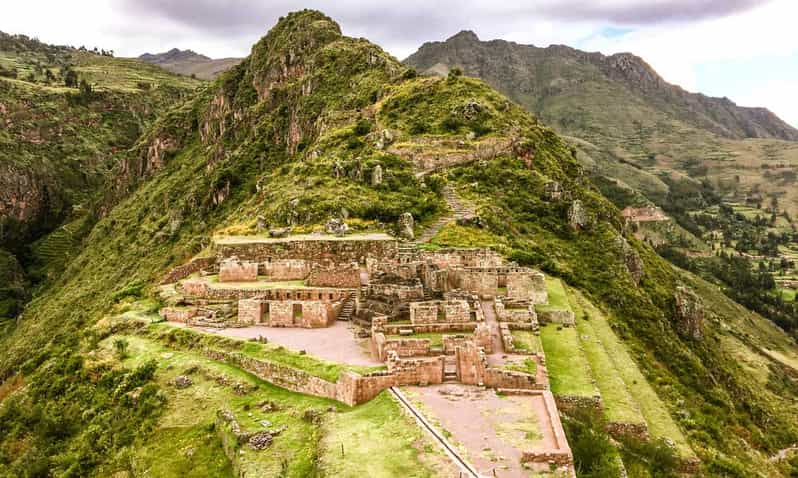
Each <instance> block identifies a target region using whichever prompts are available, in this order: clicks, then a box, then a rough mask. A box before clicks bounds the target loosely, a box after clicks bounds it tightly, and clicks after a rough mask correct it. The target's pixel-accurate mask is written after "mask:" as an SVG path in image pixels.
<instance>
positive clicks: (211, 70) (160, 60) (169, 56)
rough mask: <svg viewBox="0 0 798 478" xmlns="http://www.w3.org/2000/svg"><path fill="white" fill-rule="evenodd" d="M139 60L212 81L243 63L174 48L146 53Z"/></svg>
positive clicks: (239, 59)
mask: <svg viewBox="0 0 798 478" xmlns="http://www.w3.org/2000/svg"><path fill="white" fill-rule="evenodd" d="M138 59H139V60H141V61H143V62H145V63H150V64H152V65H158V66H160V67H161V68H164V69H166V70H168V71H171V72H172V73H177V74H180V75H186V76H191V75H193V76H195V77H197V78H199V79H201V80H211V79H213V78H216V77H217V76H218V75H219V74H220V73H222V72H224V71H227V70H229V69H230V68H232V67H233V66H235V65H236V64H238V63H239V62H240V61H241V58H219V59H213V58H210V57H208V56H205V55H202V54H199V53H196V52H195V51H193V50H180V49H178V48H172V49H171V50H169V51H166V52H163V53H144V54H143V55H140V56H139V57H138Z"/></svg>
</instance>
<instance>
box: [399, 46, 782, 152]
mask: <svg viewBox="0 0 798 478" xmlns="http://www.w3.org/2000/svg"><path fill="white" fill-rule="evenodd" d="M405 63H406V64H408V65H411V66H413V67H415V68H417V69H418V70H420V71H423V72H428V73H445V72H447V71H448V69H449V68H451V67H460V68H462V69H463V71H464V73H465V74H466V75H469V76H476V77H479V78H482V79H484V80H485V81H487V82H489V83H491V84H492V85H493V86H495V87H497V88H498V89H500V90H502V91H503V92H504V93H505V94H507V95H508V96H510V97H511V98H513V99H515V100H516V101H518V102H519V103H521V104H522V105H524V106H526V107H527V108H528V109H529V110H531V111H532V112H534V113H536V114H538V115H539V116H541V117H542V119H543V120H544V121H547V122H549V123H551V124H553V125H555V124H562V123H563V122H565V123H568V122H569V121H571V120H566V119H565V118H564V117H562V116H561V115H558V114H557V113H556V112H555V111H553V110H554V109H555V107H556V106H557V105H558V104H563V103H564V102H566V101H568V100H572V99H574V98H578V97H582V96H584V95H587V94H589V95H595V96H597V97H598V98H596V99H595V100H593V101H591V103H594V104H600V105H601V106H602V109H603V110H604V111H605V112H606V113H608V114H609V113H612V114H616V113H617V114H619V115H621V116H620V117H617V118H615V119H614V120H613V121H612V123H617V122H629V121H632V120H633V118H623V116H625V115H623V111H622V108H624V107H625V106H624V104H628V103H630V102H633V103H640V105H639V106H641V107H644V108H647V109H650V110H655V111H656V112H657V113H658V114H656V116H658V117H661V116H663V114H664V115H666V116H668V117H669V118H672V119H678V120H680V121H683V122H685V123H687V124H691V125H693V126H696V127H699V128H703V129H706V130H709V131H711V132H713V133H716V134H718V135H721V136H724V137H727V138H735V139H742V138H776V139H786V140H791V141H796V140H798V130H796V129H795V128H793V127H792V126H790V125H788V124H787V123H785V122H784V121H782V120H781V119H780V118H779V117H777V116H776V115H775V114H773V113H771V112H770V111H769V110H767V109H766V108H747V107H742V106H737V105H736V104H734V102H732V101H731V100H729V99H728V98H713V97H709V96H705V95H703V94H699V93H690V92H687V91H685V90H683V89H682V88H681V87H679V86H676V85H672V84H670V83H668V82H666V81H665V80H664V79H662V77H661V76H659V74H657V72H656V71H654V69H653V68H651V66H649V65H648V63H646V62H645V61H644V60H643V59H642V58H640V57H637V56H635V55H633V54H631V53H618V54H614V55H611V56H605V55H602V54H601V53H588V52H584V51H580V50H576V49H574V48H570V47H567V46H564V45H552V46H549V47H547V48H538V47H535V46H532V45H520V44H517V43H514V42H508V41H504V40H491V41H480V39H479V38H478V37H477V35H476V34H474V32H471V31H462V32H460V33H458V34H457V35H454V36H453V37H451V38H449V39H448V40H446V41H444V42H431V43H425V44H424V45H422V46H421V48H420V49H419V50H418V51H417V52H416V53H414V54H413V55H411V56H410V57H409V58H407V59H406V60H405ZM618 99H623V100H624V101H623V103H622V104H618V102H617V100H618ZM619 108H620V109H619ZM569 113H570V112H569ZM596 113H598V112H596ZM569 116H570V115H569ZM626 116H628V115H626ZM562 125H563V126H565V124H562Z"/></svg>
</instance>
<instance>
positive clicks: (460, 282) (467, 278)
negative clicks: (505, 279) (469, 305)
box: [449, 269, 499, 298]
mask: <svg viewBox="0 0 798 478" xmlns="http://www.w3.org/2000/svg"><path fill="white" fill-rule="evenodd" d="M454 272H455V274H454V276H455V277H452V274H451V273H450V274H449V277H450V280H451V279H454V282H455V284H456V285H455V287H456V288H458V289H463V290H466V291H468V292H471V293H472V294H477V295H478V296H480V297H482V298H492V297H495V296H496V292H497V291H498V289H499V276H498V274H496V273H493V272H491V271H483V270H474V269H455V270H454Z"/></svg>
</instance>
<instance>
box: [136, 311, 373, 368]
mask: <svg viewBox="0 0 798 478" xmlns="http://www.w3.org/2000/svg"><path fill="white" fill-rule="evenodd" d="M146 336H147V337H149V338H152V339H155V340H157V341H158V342H160V343H167V344H170V345H173V346H176V347H178V348H181V349H186V348H190V349H195V348H196V349H198V348H201V347H209V348H217V349H220V350H221V349H223V350H233V351H237V352H240V353H243V354H244V355H247V356H250V357H253V358H257V359H261V360H267V361H269V362H274V363H278V364H281V365H285V366H287V367H292V368H295V369H298V370H302V371H303V372H307V373H308V374H310V375H313V376H314V377H319V378H322V379H324V380H328V381H330V382H335V381H336V380H338V377H340V376H341V374H342V373H344V372H347V371H352V372H358V373H369V372H375V371H379V370H384V369H385V367H362V366H356V365H343V364H338V363H333V362H328V361H325V360H322V359H319V358H316V357H313V356H310V355H307V354H300V353H299V352H294V351H291V350H288V349H286V348H285V347H282V346H280V345H274V344H261V343H259V342H253V341H248V340H244V339H236V338H231V337H221V336H218V335H213V334H209V333H205V332H200V331H197V330H192V329H187V328H181V327H175V326H173V325H169V324H164V323H159V324H152V325H149V326H148V327H147V329H146Z"/></svg>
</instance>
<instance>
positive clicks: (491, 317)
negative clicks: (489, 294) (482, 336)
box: [480, 300, 504, 355]
mask: <svg viewBox="0 0 798 478" xmlns="http://www.w3.org/2000/svg"><path fill="white" fill-rule="evenodd" d="M480 305H481V306H482V314H483V315H484V316H485V323H486V324H488V327H490V332H491V334H493V353H492V354H491V355H501V354H503V353H504V342H503V341H502V334H501V332H500V331H499V321H498V320H496V309H495V308H494V307H493V302H492V301H487V300H481V301H480Z"/></svg>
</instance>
